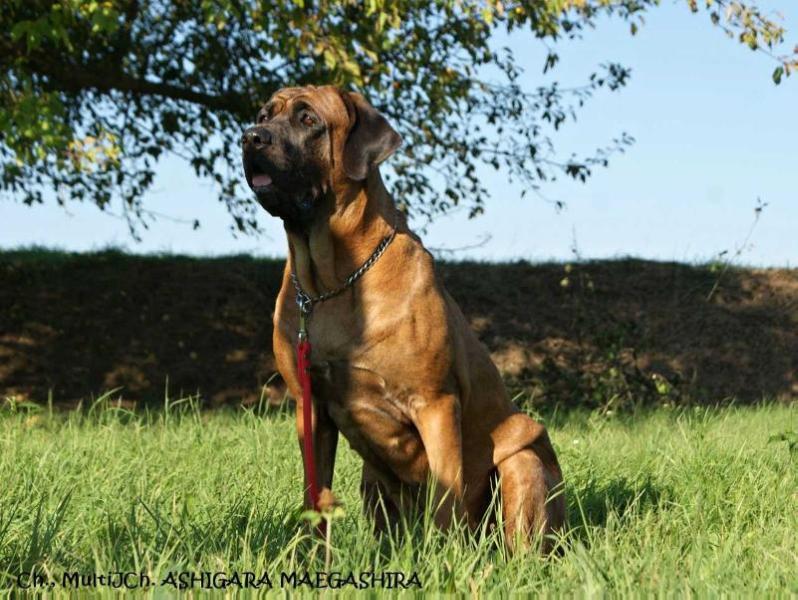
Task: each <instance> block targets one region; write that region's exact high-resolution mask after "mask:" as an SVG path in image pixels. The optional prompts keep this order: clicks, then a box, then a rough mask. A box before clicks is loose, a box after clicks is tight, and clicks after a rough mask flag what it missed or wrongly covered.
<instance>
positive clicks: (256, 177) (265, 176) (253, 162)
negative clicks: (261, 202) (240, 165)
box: [245, 154, 274, 195]
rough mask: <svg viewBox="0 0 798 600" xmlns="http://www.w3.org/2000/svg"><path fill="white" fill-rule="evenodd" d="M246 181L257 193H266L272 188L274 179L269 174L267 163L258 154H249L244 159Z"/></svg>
mask: <svg viewBox="0 0 798 600" xmlns="http://www.w3.org/2000/svg"><path fill="white" fill-rule="evenodd" d="M245 171H246V177H247V183H248V184H249V187H250V188H252V191H253V192H255V193H256V194H257V195H261V194H266V193H268V192H270V191H272V190H273V189H274V180H273V179H272V176H271V175H270V174H269V172H268V171H269V164H268V162H267V161H266V159H265V158H264V157H263V156H261V155H259V154H254V155H249V156H247V158H246V161H245Z"/></svg>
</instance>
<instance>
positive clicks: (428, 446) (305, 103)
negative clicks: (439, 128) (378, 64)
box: [242, 86, 565, 548]
mask: <svg viewBox="0 0 798 600" xmlns="http://www.w3.org/2000/svg"><path fill="white" fill-rule="evenodd" d="M400 143H401V139H400V137H399V135H398V134H397V133H396V132H395V131H394V130H393V129H392V128H391V126H390V125H389V124H388V122H387V121H386V120H385V118H384V117H382V115H380V114H379V113H378V112H377V111H376V110H375V109H374V108H373V107H372V106H370V105H369V104H368V103H367V102H366V101H365V100H364V99H363V97H362V96H360V95H359V94H355V93H351V92H344V91H341V90H338V89H337V88H334V87H330V86H325V87H303V88H287V89H283V90H280V91H278V92H277V93H276V94H274V95H273V96H272V97H271V99H270V100H269V101H268V102H267V103H266V104H265V105H264V106H263V108H262V109H261V110H260V112H259V113H258V118H257V124H256V125H255V126H254V127H251V128H249V129H248V130H247V131H246V132H245V133H244V137H243V139H242V144H243V151H244V168H245V172H246V177H247V182H248V183H249V185H250V187H252V189H253V190H254V191H255V193H256V195H257V198H258V201H259V202H260V204H261V205H262V206H263V207H264V208H265V209H266V210H267V211H269V212H270V213H271V214H272V215H275V216H278V217H280V218H282V219H283V221H284V224H285V231H286V233H287V236H288V247H289V256H288V261H287V264H286V268H285V274H284V276H283V284H282V289H281V290H280V294H279V296H278V298H277V306H276V309H275V313H274V353H275V356H276V359H277V366H278V369H279V370H280V373H281V375H282V376H283V378H284V379H285V381H286V383H287V385H288V388H289V391H290V392H291V394H292V395H293V397H294V398H296V399H297V403H298V405H299V406H298V410H297V432H298V434H299V437H300V447H301V439H302V435H303V430H304V428H305V427H307V426H309V424H307V423H303V419H302V410H301V404H302V400H301V398H302V396H301V393H300V386H299V381H298V379H297V369H296V351H295V347H296V346H295V345H296V340H297V332H298V327H299V309H298V307H297V304H296V302H295V297H296V292H295V289H294V285H293V282H292V279H291V273H292V272H294V273H295V274H296V277H297V280H298V283H299V285H300V286H301V288H302V290H303V291H304V292H305V293H307V294H308V295H309V296H312V297H315V296H318V295H319V294H322V293H324V292H325V291H329V290H334V289H336V288H338V287H340V286H341V285H342V284H344V282H345V280H346V278H347V277H348V276H349V275H350V274H352V273H353V272H354V271H355V270H356V269H358V267H360V266H361V265H362V264H363V263H364V262H366V261H367V259H369V257H370V256H372V254H373V253H374V251H375V248H377V247H378V245H379V244H380V242H381V241H383V240H385V238H386V237H390V235H391V232H392V231H393V230H394V228H395V230H396V234H395V237H394V238H393V239H392V240H391V242H390V243H389V245H388V246H387V248H386V249H385V251H384V254H382V256H381V257H380V258H379V259H378V260H377V261H376V262H375V263H374V264H373V266H372V267H371V269H370V270H368V272H366V273H365V274H364V275H363V276H362V278H360V279H358V280H357V281H356V282H355V283H354V284H352V285H351V286H348V287H347V288H346V289H345V291H343V293H341V294H339V295H337V296H335V297H333V298H331V299H329V300H327V301H324V302H317V303H315V304H314V305H313V310H312V314H311V316H310V318H309V321H308V323H309V327H308V329H309V334H310V339H311V342H312V344H313V357H312V360H313V365H314V366H313V370H312V375H313V390H314V394H313V405H314V419H313V424H312V427H313V439H314V440H315V451H314V453H315V454H316V456H315V460H316V465H317V469H318V474H319V483H320V486H321V487H322V488H324V489H326V490H327V491H328V492H329V490H330V489H331V487H332V479H333V466H334V462H335V451H336V446H337V443H338V432H339V431H340V432H341V433H343V435H344V437H346V439H347V440H348V441H349V443H350V445H351V446H352V447H353V448H354V449H355V450H356V451H357V452H358V453H359V454H360V456H361V457H362V458H363V477H362V483H361V493H362V496H363V500H364V504H365V508H366V510H367V511H368V512H370V513H372V514H373V516H374V517H375V519H376V522H377V525H378V527H385V526H389V525H391V524H392V522H395V519H397V517H398V516H399V512H400V511H405V510H418V509H419V502H418V498H419V496H420V493H419V492H421V491H423V490H425V489H426V486H427V485H428V484H429V483H430V482H434V485H435V496H436V498H438V499H439V500H440V502H439V503H438V504H437V510H436V512H435V521H436V523H437V524H438V525H439V526H441V527H446V526H447V525H449V524H450V523H451V520H452V517H453V516H455V517H462V518H465V519H467V522H468V524H469V525H471V526H472V527H473V526H476V525H477V524H478V523H479V522H480V521H481V520H482V519H483V517H485V516H486V514H485V513H486V511H487V508H488V505H489V503H490V499H491V494H492V488H493V487H494V486H495V485H499V492H500V495H501V505H502V511H503V522H504V528H505V533H506V539H507V541H508V543H509V544H511V546H512V545H513V544H514V543H515V542H517V541H518V540H520V541H521V543H522V544H524V545H527V544H528V540H530V539H535V540H536V541H535V542H534V543H542V545H543V547H544V548H547V547H549V545H550V542H549V541H542V542H541V539H543V538H539V537H538V536H539V534H549V533H552V532H555V531H557V530H559V529H560V528H561V527H562V526H563V522H564V519H565V502H564V497H563V495H562V493H561V491H560V490H559V488H560V486H561V483H562V475H561V472H560V467H559V465H558V463H557V458H556V456H555V454H554V450H553V448H552V446H551V442H550V441H549V438H548V435H547V433H546V430H545V429H544V428H543V426H542V425H540V424H539V423H537V422H535V421H534V420H532V419H531V418H529V417H528V416H527V415H525V414H523V413H521V412H519V410H518V409H517V408H516V407H515V406H513V405H512V403H511V402H510V401H509V399H508V397H507V393H506V391H505V389H504V386H503V384H502V380H501V377H500V376H499V372H498V371H497V369H496V367H495V365H494V364H493V363H492V362H491V360H490V357H489V356H488V353H487V351H486V350H485V348H484V347H483V346H482V345H481V344H480V342H479V341H478V340H477V337H476V336H475V334H474V333H473V332H472V331H471V329H470V328H469V326H468V323H467V322H466V319H465V318H464V317H463V314H462V313H461V312H460V309H459V308H458V306H457V304H456V303H455V302H454V300H453V299H452V298H451V296H449V294H448V293H447V292H446V290H445V289H444V287H443V284H442V282H441V280H440V278H439V276H438V274H437V273H436V272H435V265H434V264H433V259H432V256H431V255H430V253H429V252H428V251H427V250H426V249H425V248H424V246H423V245H422V244H421V241H420V240H419V238H418V237H417V236H416V235H415V234H414V233H413V232H411V231H410V230H409V229H408V227H407V223H406V221H405V219H404V217H403V215H402V214H401V213H400V212H399V211H398V210H397V208H396V207H395V205H394V202H393V200H392V199H391V197H390V196H389V194H388V193H387V191H386V189H385V187H384V185H383V182H382V179H381V177H380V173H379V170H378V168H377V165H378V164H379V163H380V162H382V161H383V160H385V159H386V158H387V157H388V156H390V155H391V154H392V153H393V152H394V151H395V150H396V149H397V148H398V147H399V145H400ZM306 487H307V482H306ZM555 492H556V493H555ZM380 498H381V499H382V502H384V505H383V504H381V502H380ZM306 501H307V498H306ZM386 517H387V519H388V521H387V522H386ZM488 518H490V516H488Z"/></svg>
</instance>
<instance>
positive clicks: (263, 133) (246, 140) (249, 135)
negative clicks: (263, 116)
mask: <svg viewBox="0 0 798 600" xmlns="http://www.w3.org/2000/svg"><path fill="white" fill-rule="evenodd" d="M241 143H242V144H243V145H244V146H245V147H246V146H254V147H255V148H259V147H260V146H270V145H271V143H272V134H271V132H270V131H269V130H268V129H266V128H265V127H250V128H249V129H247V130H246V131H245V132H244V135H242V136H241Z"/></svg>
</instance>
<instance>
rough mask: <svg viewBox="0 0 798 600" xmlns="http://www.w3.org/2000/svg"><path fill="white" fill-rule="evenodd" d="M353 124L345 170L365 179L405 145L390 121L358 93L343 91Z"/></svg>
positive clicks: (356, 178) (346, 145)
mask: <svg viewBox="0 0 798 600" xmlns="http://www.w3.org/2000/svg"><path fill="white" fill-rule="evenodd" d="M342 95H343V97H344V103H345V104H346V105H347V106H346V108H347V111H348V112H349V118H350V120H351V122H352V127H351V128H350V129H349V136H348V137H347V138H346V143H345V144H344V172H345V173H346V175H347V176H348V177H350V178H351V179H354V180H355V181H362V180H364V179H365V178H366V176H368V173H369V170H370V169H371V168H372V167H376V166H377V165H378V164H380V163H381V162H382V161H384V160H385V159H386V158H388V157H389V156H390V155H391V154H393V153H394V152H396V150H397V149H398V148H399V146H401V145H402V137H401V136H400V135H399V134H398V133H396V131H394V128H393V127H391V124H390V123H388V120H387V119H386V118H385V117H383V116H382V115H381V114H380V113H379V112H378V111H377V109H376V108H374V107H373V106H372V105H371V104H369V103H368V102H366V99H365V98H363V96H361V95H360V94H358V93H356V92H343V94H342Z"/></svg>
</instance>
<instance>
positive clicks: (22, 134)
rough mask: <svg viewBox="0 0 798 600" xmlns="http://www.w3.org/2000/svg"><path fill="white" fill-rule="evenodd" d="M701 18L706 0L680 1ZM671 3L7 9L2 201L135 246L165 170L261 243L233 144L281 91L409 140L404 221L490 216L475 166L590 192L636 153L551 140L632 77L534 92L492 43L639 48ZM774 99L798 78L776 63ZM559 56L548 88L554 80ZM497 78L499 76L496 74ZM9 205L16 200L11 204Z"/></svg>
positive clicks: (277, 2) (761, 42)
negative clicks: (364, 105) (598, 32)
mask: <svg viewBox="0 0 798 600" xmlns="http://www.w3.org/2000/svg"><path fill="white" fill-rule="evenodd" d="M685 1H686V3H687V4H688V6H689V7H690V9H692V10H693V11H698V10H699V6H698V0H685ZM658 3H659V0H518V1H507V2H502V1H501V0H486V1H482V2H475V1H472V0H460V1H458V0H436V1H433V2H430V1H429V0H363V1H361V2H358V1H355V0H341V1H337V2H335V1H330V0H316V1H313V0H293V1H290V0H217V1H214V0H181V1H175V2H166V1H163V2H161V1H157V0H151V1H147V0H127V1H122V0H115V1H108V2H97V1H81V0H61V1H57V2H52V1H51V2H47V1H43V0H7V1H6V2H3V3H2V6H1V7H0V26H1V29H2V32H3V33H2V37H0V65H2V78H1V79H0V111H1V112H0V134H1V135H2V139H1V140H0V168H2V179H1V180H0V189H2V190H3V191H4V192H6V193H7V194H6V195H11V196H14V197H16V198H19V199H21V200H23V201H24V202H26V203H29V204H33V203H37V202H42V201H43V200H44V197H45V194H46V193H47V191H48V190H55V191H56V194H57V198H58V201H59V202H61V203H65V202H68V201H78V200H84V201H90V202H94V203H96V204H97V206H99V207H100V208H101V209H105V208H107V207H109V206H111V205H112V204H113V203H115V202H118V203H120V205H121V206H122V208H123V211H124V214H125V215H126V217H127V218H128V223H129V224H130V226H131V231H132V232H133V233H134V235H135V231H136V228H137V227H138V226H140V225H143V226H145V227H146V226H147V223H148V222H149V221H150V219H149V217H148V215H149V214H150V213H149V212H148V211H147V209H146V208H145V207H144V206H142V203H141V198H142V195H143V192H144V191H145V190H146V189H147V188H148V187H149V186H150V185H151V184H152V181H153V176H154V171H153V169H154V166H155V164H156V162H157V161H158V160H159V158H161V157H162V156H163V155H164V154H165V153H170V152H171V153H174V154H177V155H179V156H182V157H184V158H185V159H186V160H187V161H188V162H189V163H190V164H191V165H192V166H193V168H194V170H195V171H196V173H197V175H198V176H200V177H204V178H210V179H212V180H214V181H215V182H216V184H217V185H218V188H219V194H220V199H221V200H222V201H223V202H224V203H225V204H226V206H227V208H228V209H229V211H230V213H231V215H232V217H233V220H234V221H233V222H234V229H235V230H237V231H241V232H248V231H251V230H253V229H254V228H255V227H256V219H255V214H256V213H255V212H254V203H252V202H251V201H250V195H249V193H247V191H246V190H243V189H241V179H242V178H241V176H240V173H239V171H240V169H239V148H238V144H237V140H238V137H239V133H240V131H241V129H242V127H243V126H244V125H245V124H246V123H249V122H251V120H252V119H253V116H254V114H255V111H256V107H257V105H258V104H259V103H260V102H262V101H263V100H265V99H266V98H267V97H268V96H269V95H270V94H271V93H272V92H273V91H274V90H276V89H277V88H279V87H282V86H283V85H285V84H289V83H290V84H305V83H320V82H329V83H335V84H338V85H341V86H345V87H350V88H354V89H358V90H361V91H362V92H364V94H365V95H366V96H367V97H369V98H370V99H371V100H372V102H373V103H374V104H375V105H376V106H377V107H378V108H379V109H380V110H382V111H383V112H384V113H386V114H387V115H388V116H389V117H390V119H391V120H392V122H393V123H395V124H396V126H397V128H398V129H399V131H400V133H401V134H402V135H403V137H404V139H405V145H404V149H403V151H402V153H401V154H400V155H398V156H397V158H396V159H394V160H393V162H392V167H393V170H394V173H395V175H396V177H395V178H394V180H393V181H392V182H390V184H391V185H392V186H393V189H394V191H396V192H398V194H397V197H399V198H402V199H406V200H407V199H409V200H408V201H410V202H412V203H411V204H410V205H409V206H407V208H408V210H413V211H416V212H417V213H421V214H427V215H431V214H434V213H435V212H437V211H445V210H447V209H448V208H450V207H451V206H453V205H455V204H465V205H466V206H468V208H469V209H470V211H471V214H477V213H479V212H480V211H482V210H483V207H484V203H485V199H486V197H487V192H486V190H485V189H484V188H483V186H482V185H481V184H480V180H479V177H478V174H477V168H478V166H479V165H481V164H488V165H492V166H494V167H496V168H503V169H506V170H507V172H508V173H509V174H510V176H511V177H515V178H519V179H521V180H522V181H524V182H525V184H526V187H527V188H528V189H537V188H538V186H540V185H541V183H543V182H545V181H547V180H550V179H553V178H556V177H557V176H562V175H565V176H569V177H573V178H576V179H579V180H583V181H584V180H585V179H586V178H587V177H588V176H589V175H590V172H591V169H592V168H593V167H595V166H596V165H606V164H607V160H608V157H609V156H610V154H611V153H612V152H615V151H618V150H622V149H623V148H624V146H625V145H626V144H628V143H629V142H630V139H629V138H628V137H627V136H625V135H623V136H621V137H620V138H619V139H617V140H613V142H612V143H611V144H610V145H608V146H607V147H605V148H600V149H598V150H597V151H596V152H595V154H594V155H592V156H586V157H575V156H571V157H568V158H565V159H563V158H559V157H558V155H557V153H556V152H555V145H554V141H553V136H554V132H556V130H557V129H558V127H559V126H560V125H561V124H562V123H563V122H564V121H566V120H567V119H570V118H572V117H573V116H574V114H575V110H576V109H577V108H578V107H579V106H581V105H582V104H583V103H584V102H585V101H586V100H587V99H588V98H589V97H590V96H591V95H592V94H593V93H594V92H596V90H598V89H600V88H608V89H611V90H615V89H617V88H619V87H621V86H623V85H624V84H625V82H626V80H627V78H628V77H629V70H628V69H626V68H624V67H623V66H622V65H618V64H604V65H601V66H600V67H598V68H597V71H596V72H595V73H594V74H593V75H592V76H591V77H590V79H589V81H587V82H586V83H585V85H584V86H582V87H577V88H571V89H564V88H562V87H561V86H560V85H558V84H556V83H555V84H552V85H548V86H541V87H539V88H537V89H531V90H530V89H523V88H522V87H521V86H520V85H519V84H518V75H519V72H520V69H521V65H520V62H519V59H518V58H516V57H514V56H513V55H512V54H511V53H510V51H509V50H507V49H503V50H498V49H495V48H494V47H493V45H492V44H491V36H492V35H493V34H494V33H495V32H497V31H499V30H506V31H524V32H526V34H528V35H529V36H531V37H533V38H538V39H542V40H556V39H559V38H563V37H564V38H570V37H574V36H578V35H579V34H580V31H581V30H583V29H584V28H585V27H588V26H592V25H594V24H595V22H596V20H597V18H599V17H600V16H602V15H607V14H609V15H614V16H616V17H617V18H620V19H624V20H626V21H628V22H629V23H630V27H631V30H632V33H634V32H635V31H636V29H637V27H638V26H639V25H640V24H641V23H642V16H643V15H644V13H645V12H646V11H649V10H650V9H652V8H654V7H655V6H656V5H657V4H658ZM701 3H702V6H704V5H705V8H706V10H707V12H708V13H709V15H710V18H711V19H712V21H713V22H714V23H715V24H717V25H718V26H719V27H721V28H723V29H724V30H725V31H726V32H727V33H728V34H729V35H732V36H736V37H738V39H739V40H740V41H741V42H743V43H745V44H746V45H748V46H749V47H750V48H752V49H756V50H762V51H765V52H768V53H771V55H773V53H774V52H776V51H777V50H778V48H779V47H780V45H781V44H783V40H784V33H785V32H784V30H783V28H782V27H781V26H780V25H779V24H778V23H777V22H775V21H774V20H772V19H769V18H767V17H766V16H765V15H764V14H763V13H762V12H761V11H760V10H758V9H757V8H756V7H755V6H749V5H745V4H743V3H741V2H737V1H732V0H701ZM773 56H774V59H775V60H776V62H777V66H776V69H775V71H774V74H773V79H774V80H775V81H776V83H778V82H779V81H780V80H781V78H782V77H783V76H785V75H789V74H790V71H791V70H792V69H795V68H796V66H798V62H796V58H797V57H798V48H796V51H795V53H794V54H788V55H785V56H781V57H777V56H775V55H773ZM556 63H557V55H556V54H555V53H554V52H550V53H549V55H548V57H547V58H546V61H545V65H544V70H548V69H551V68H553V67H554V66H555V65H556ZM488 73H490V74H491V75H490V76H488V75H487V74H488ZM9 192H10V194H8V193H9Z"/></svg>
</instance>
